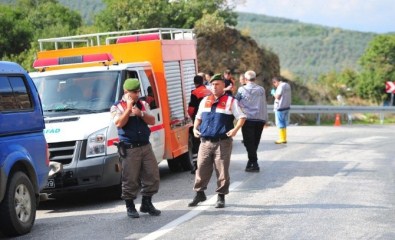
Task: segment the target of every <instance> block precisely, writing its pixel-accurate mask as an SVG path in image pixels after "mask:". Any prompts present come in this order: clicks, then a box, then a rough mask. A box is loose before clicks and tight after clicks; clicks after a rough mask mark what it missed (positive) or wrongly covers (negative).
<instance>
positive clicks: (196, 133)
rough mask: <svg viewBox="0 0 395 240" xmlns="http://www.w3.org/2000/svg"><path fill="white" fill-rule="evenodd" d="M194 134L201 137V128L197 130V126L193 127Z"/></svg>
mask: <svg viewBox="0 0 395 240" xmlns="http://www.w3.org/2000/svg"><path fill="white" fill-rule="evenodd" d="M193 135H194V136H195V137H196V138H199V137H200V132H199V130H197V129H196V128H194V129H193Z"/></svg>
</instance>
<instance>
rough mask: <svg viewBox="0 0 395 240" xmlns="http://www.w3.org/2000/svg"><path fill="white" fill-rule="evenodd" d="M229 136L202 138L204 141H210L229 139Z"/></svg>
mask: <svg viewBox="0 0 395 240" xmlns="http://www.w3.org/2000/svg"><path fill="white" fill-rule="evenodd" d="M228 138H229V137H228V136H223V137H202V140H204V141H210V142H219V141H221V140H225V139H228Z"/></svg>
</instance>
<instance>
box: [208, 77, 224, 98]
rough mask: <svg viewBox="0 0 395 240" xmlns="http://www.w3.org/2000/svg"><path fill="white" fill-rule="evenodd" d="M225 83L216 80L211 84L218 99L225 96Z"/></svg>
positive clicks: (212, 90)
mask: <svg viewBox="0 0 395 240" xmlns="http://www.w3.org/2000/svg"><path fill="white" fill-rule="evenodd" d="M224 88H225V82H224V81H221V80H215V81H212V82H211V92H212V93H213V94H214V96H216V97H220V96H222V95H223V94H224Z"/></svg>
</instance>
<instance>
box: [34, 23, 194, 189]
mask: <svg viewBox="0 0 395 240" xmlns="http://www.w3.org/2000/svg"><path fill="white" fill-rule="evenodd" d="M38 41H39V46H40V51H39V52H38V53H37V58H36V60H35V61H34V63H33V67H34V68H35V69H36V71H34V72H31V73H30V76H31V77H32V79H33V81H34V82H35V84H36V87H37V89H38V91H39V94H40V97H41V101H42V105H43V111H44V116H45V124H46V129H45V130H44V134H45V137H46V140H47V142H48V146H49V151H50V163H51V166H52V167H53V168H54V169H56V174H55V175H54V176H53V177H51V178H49V179H48V184H47V186H46V188H45V189H44V192H49V193H51V192H52V193H53V192H64V191H69V190H87V189H92V188H102V187H109V186H117V185H119V184H120V181H121V180H120V179H121V172H120V168H119V157H118V153H117V148H116V146H115V145H114V143H116V142H117V141H119V139H118V133H117V128H116V126H115V125H114V123H113V121H112V119H111V115H110V112H109V110H110V107H111V106H112V105H113V104H114V102H116V101H117V100H119V99H121V98H122V95H123V88H122V86H123V83H124V81H125V80H126V79H127V78H137V79H139V81H140V86H141V94H140V95H141V98H143V99H145V100H146V101H147V102H148V103H149V104H150V107H151V113H152V114H153V115H154V116H155V118H156V123H155V125H153V126H150V129H151V137H150V142H151V144H152V147H153V149H154V152H155V156H156V158H157V162H158V164H159V162H161V161H162V160H163V159H165V160H167V163H168V166H169V168H170V170H171V171H182V170H185V171H186V170H191V169H192V167H193V166H192V159H191V144H190V141H191V136H189V128H190V127H191V126H192V121H191V119H190V117H189V116H188V113H187V108H188V102H189V99H190V93H191V90H192V89H193V88H194V85H193V78H194V76H195V75H196V73H197V54H196V40H195V39H194V33H193V31H192V30H191V29H174V28H157V29H143V30H130V31H117V32H105V33H96V34H86V35H78V36H68V37H59V38H50V39H40V40H38Z"/></svg>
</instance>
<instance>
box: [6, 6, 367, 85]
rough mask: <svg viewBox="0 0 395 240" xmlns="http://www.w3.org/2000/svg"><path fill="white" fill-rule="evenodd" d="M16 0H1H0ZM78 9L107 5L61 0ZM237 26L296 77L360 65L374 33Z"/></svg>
mask: <svg viewBox="0 0 395 240" xmlns="http://www.w3.org/2000/svg"><path fill="white" fill-rule="evenodd" d="M1 2H3V3H11V2H12V3H15V2H16V0H0V3H1ZM59 2H60V3H62V4H63V5H65V6H67V7H69V8H71V9H73V10H76V11H78V12H79V13H80V14H81V16H82V18H83V21H84V22H85V23H86V24H88V25H89V24H92V23H93V20H94V15H95V13H97V12H98V11H100V10H102V9H104V8H105V5H104V4H103V1H102V0H84V1H74V0H59ZM238 14H239V17H238V24H237V26H236V28H237V29H239V30H241V32H242V33H244V34H246V35H250V36H251V37H253V38H254V39H255V40H256V41H257V42H258V44H259V45H260V46H261V47H263V48H266V49H268V50H272V51H273V52H275V53H276V54H278V56H279V58H280V64H281V71H282V72H283V73H284V72H287V71H289V72H291V73H293V75H294V77H298V76H299V77H302V78H303V80H307V79H308V78H312V79H315V78H317V77H318V76H319V75H320V74H323V73H328V72H329V71H332V70H336V71H341V70H343V69H345V68H351V69H358V64H357V61H358V59H359V58H360V57H361V55H362V54H363V53H364V51H365V49H366V47H367V44H368V42H369V41H371V40H372V38H373V37H374V36H375V34H374V33H363V32H355V31H347V30H342V29H338V28H330V27H324V26H320V25H313V24H306V23H301V22H298V21H294V20H289V19H285V18H277V17H269V16H265V15H258V14H252V13H238Z"/></svg>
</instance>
